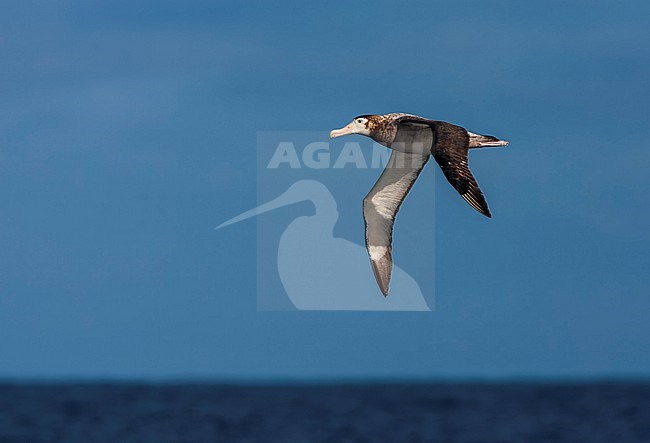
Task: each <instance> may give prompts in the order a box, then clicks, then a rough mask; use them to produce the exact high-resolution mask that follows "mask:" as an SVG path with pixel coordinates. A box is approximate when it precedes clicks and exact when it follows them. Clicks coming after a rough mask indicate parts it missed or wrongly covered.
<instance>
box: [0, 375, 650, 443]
mask: <svg viewBox="0 0 650 443" xmlns="http://www.w3.org/2000/svg"><path fill="white" fill-rule="evenodd" d="M276 441H277V442H608V443H609V442H650V383H648V382H599V383H569V382H566V383H548V382H544V383H528V382H526V383H524V382H516V383H502V382H499V383H389V384H382V383H373V384H352V383H346V384H300V385H281V384H272V385H263V384H259V385H255V384H249V385H244V384H238V385H226V384H210V383H187V384H169V383H160V384H147V383H59V384H47V383H8V382H5V383H1V384H0V442H1V443H14V442H15V443H18V442H21V443H22V442H25V443H41V442H43V443H44V442H70V443H76V442H79V443H90V442H111V443H115V442H155V443H163V442H175V443H179V442H276Z"/></svg>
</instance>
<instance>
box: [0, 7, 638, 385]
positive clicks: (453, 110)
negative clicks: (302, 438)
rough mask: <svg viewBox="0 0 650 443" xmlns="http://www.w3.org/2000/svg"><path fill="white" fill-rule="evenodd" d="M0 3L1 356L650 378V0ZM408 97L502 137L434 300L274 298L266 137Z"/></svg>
mask: <svg viewBox="0 0 650 443" xmlns="http://www.w3.org/2000/svg"><path fill="white" fill-rule="evenodd" d="M2 9H3V14H2V15H1V16H0V56H1V57H2V60H3V69H2V70H0V92H1V96H2V97H3V100H2V102H3V105H2V107H0V207H1V208H2V216H1V217H0V356H1V358H0V377H76V376H81V377H90V378H92V377H216V378H234V377H246V378H258V377H262V378H275V377H288V378H295V377H300V378H310V377H333V378H336V377H397V378H405V377H454V376H460V377H466V376H478V377H508V376H520V377H528V376H545V377H555V376H588V377H598V376H608V375H621V376H625V375H641V376H647V375H650V353H648V352H647V350H648V348H649V347H650V322H648V318H649V317H650V296H649V293H650V291H649V290H648V289H649V284H650V276H649V274H648V268H649V266H648V265H649V259H648V251H649V250H650V234H649V233H648V229H647V227H648V221H647V220H648V217H649V216H650V209H648V204H647V202H648V197H647V191H648V188H649V185H650V179H649V178H648V174H647V167H648V164H650V154H649V151H648V140H650V127H649V126H648V115H650V112H649V111H650V82H649V79H650V44H649V43H648V42H650V28H648V26H647V19H646V18H647V17H648V14H649V13H650V6H648V5H647V2H641V1H629V2H625V3H623V4H621V3H615V2H580V1H576V2H570V3H568V2H553V1H551V2H548V1H545V2H515V1H485V2H483V1H482V2H478V1H476V2H409V3H408V6H403V5H401V4H400V3H399V2H385V3H382V2H367V3H365V2H340V3H337V2H327V3H326V4H325V3H324V4H320V5H310V6H308V5H306V4H305V3H293V4H292V3H275V2H273V3H272V2H269V3H246V4H234V3H232V4H231V3H227V2H201V1H198V2H170V1H155V2H154V1H144V2H135V4H134V3H133V2H126V1H116V2H110V4H109V3H108V2H74V1H68V2H57V3H56V4H54V3H42V2H38V3H36V2H21V3H19V4H16V3H14V2H3V5H2ZM395 111H403V112H411V113H415V114H420V115H424V116H427V117H431V118H435V119H440V120H447V121H451V122H454V123H457V124H460V125H462V126H465V127H467V128H469V129H470V130H472V131H475V132H483V133H488V134H492V133H493V134H496V135H499V136H501V137H504V138H506V139H508V140H509V141H510V146H509V147H507V148H506V149H500V150H497V149H493V150H489V151H484V152H473V153H472V156H471V166H472V169H473V171H474V172H475V174H476V175H477V176H478V177H479V182H480V184H481V186H482V188H483V191H484V192H485V193H486V195H487V198H488V202H489V203H490V208H491V210H492V212H493V214H494V218H493V219H492V220H490V221H486V220H484V219H482V218H480V217H478V216H476V215H475V214H474V213H472V212H471V211H470V210H468V208H467V207H466V205H465V204H464V203H463V202H462V201H461V200H460V199H459V198H458V196H457V195H455V194H454V193H453V192H452V190H451V189H450V188H449V186H448V185H447V184H446V182H445V181H444V178H442V177H441V174H439V173H438V171H436V172H435V175H434V173H433V171H434V170H435V165H433V164H429V165H428V168H427V171H425V172H428V174H429V175H428V177H429V178H428V179H426V180H429V182H425V183H428V184H432V183H435V186H421V185H423V183H420V182H418V183H417V184H416V186H415V187H414V188H413V191H412V193H411V195H409V198H408V200H407V202H406V203H405V207H404V209H403V212H400V217H404V218H405V221H404V222H402V223H403V224H405V225H407V224H408V221H407V220H406V219H407V218H408V217H417V208H418V202H424V201H425V200H426V199H429V198H431V194H432V192H435V201H436V215H435V263H436V272H435V276H436V282H435V301H436V303H435V306H436V308H435V311H434V312H433V313H411V314H407V313H363V312H361V313H318V312H312V313H305V312H257V311H256V288H255V279H254V278H251V276H252V275H254V273H255V262H256V258H255V257H256V256H255V254H256V242H255V222H254V221H250V222H249V223H247V224H246V223H242V224H239V225H237V226H233V227H232V229H231V230H230V231H229V232H228V235H221V233H219V232H218V231H214V230H213V227H214V226H215V225H217V224H219V223H220V222H222V221H224V220H226V219H228V218H230V217H232V216H234V215H236V214H238V213H240V212H242V211H244V210H247V209H249V208H251V207H254V206H255V204H256V184H255V177H256V170H255V163H256V133H257V132H258V131H280V130H285V131H328V130H330V129H332V128H334V127H340V126H341V125H342V124H344V123H346V122H347V121H348V120H349V119H350V118H351V117H352V116H354V115H357V114H363V113H385V112H395ZM432 166H433V167H432ZM432 187H433V188H434V189H435V191H432V189H431V188H432ZM366 192H367V189H365V188H363V189H361V188H360V189H354V190H351V192H350V195H349V198H350V199H351V200H350V201H351V202H352V201H353V200H354V201H359V202H360V199H361V198H362V197H363V195H365V193H366ZM407 205H408V206H407ZM351 220H352V219H351ZM399 223H400V221H399V220H398V224H397V225H396V230H397V229H399ZM350 226H352V225H350ZM358 229H359V231H358V232H356V231H354V230H353V229H352V228H351V229H350V230H349V231H346V232H349V235H350V236H355V235H356V236H359V237H358V238H357V239H356V241H357V242H362V241H363V240H362V238H363V237H361V236H362V229H363V225H362V222H361V220H359V226H358ZM404 235H406V234H404ZM430 252H431V251H429V250H428V249H426V248H425V247H423V248H422V250H419V251H416V252H415V253H414V254H413V258H412V264H411V266H415V263H416V261H417V258H418V254H428V253H430ZM404 265H405V266H409V259H405V262H404Z"/></svg>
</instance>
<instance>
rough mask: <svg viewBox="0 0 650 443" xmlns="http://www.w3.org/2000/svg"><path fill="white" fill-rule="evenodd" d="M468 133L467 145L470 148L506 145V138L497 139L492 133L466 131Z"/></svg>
mask: <svg viewBox="0 0 650 443" xmlns="http://www.w3.org/2000/svg"><path fill="white" fill-rule="evenodd" d="M467 133H468V134H469V147H470V148H488V147H491V146H508V142H507V141H506V140H499V139H498V138H496V137H494V136H492V135H481V134H474V133H473V132H469V131H467Z"/></svg>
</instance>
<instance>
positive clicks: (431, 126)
mask: <svg viewBox="0 0 650 443" xmlns="http://www.w3.org/2000/svg"><path fill="white" fill-rule="evenodd" d="M348 134H360V135H365V136H367V137H370V138H372V139H373V140H374V141H376V142H377V143H379V144H382V145H384V146H386V147H387V148H390V149H391V150H392V152H391V154H390V158H389V160H388V164H387V165H386V168H385V169H384V171H383V172H382V173H381V176H380V177H379V179H378V180H377V182H376V183H375V185H374V186H373V187H372V189H371V190H370V192H369V193H368V195H366V197H365V198H364V199H363V219H364V222H365V225H366V248H367V249H368V255H369V256H370V263H371V264H372V270H373V273H374V274H375V279H376V280H377V284H378V285H379V289H380V290H381V292H382V293H383V294H384V296H388V285H389V283H390V275H391V272H392V269H393V259H392V256H391V243H392V238H393V222H394V220H395V215H396V214H397V211H399V207H400V205H401V204H402V202H403V201H404V198H405V197H406V194H408V192H409V190H410V189H411V186H413V183H414V182H415V180H416V179H417V178H418V175H419V174H420V171H422V168H423V167H424V165H425V164H426V162H427V161H428V160H429V155H433V158H434V159H435V160H436V162H437V163H438V166H440V169H442V172H443V174H445V177H446V178H447V180H448V181H449V183H450V184H451V185H452V186H453V187H454V189H456V191H458V193H459V194H460V196H461V197H463V198H464V199H465V201H466V202H467V203H469V205H470V206H471V207H472V208H474V209H476V210H477V211H478V212H480V213H481V214H483V215H485V216H486V217H492V215H491V214H490V210H489V209H488V205H487V202H486V201H485V198H484V197H483V193H482V192H481V190H480V189H479V187H478V184H477V183H476V180H475V179H474V177H473V176H472V173H471V172H470V171H469V168H468V167H467V151H468V150H469V149H471V148H483V147H488V146H506V145H507V144H508V142H507V141H505V140H499V139H498V138H496V137H493V136H491V135H480V134H474V133H472V132H469V131H467V130H466V129H465V128H462V127H460V126H456V125H453V124H451V123H446V122H442V121H435V120H429V119H426V118H423V117H418V116H417V115H411V114H402V113H395V114H385V115H360V116H358V117H355V118H354V119H353V120H352V121H351V122H350V123H349V124H348V125H347V126H345V127H343V128H341V129H335V130H333V131H332V132H330V137H331V138H335V137H340V136H342V135H348Z"/></svg>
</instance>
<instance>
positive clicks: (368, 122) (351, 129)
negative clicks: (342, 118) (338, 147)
mask: <svg viewBox="0 0 650 443" xmlns="http://www.w3.org/2000/svg"><path fill="white" fill-rule="evenodd" d="M376 117H377V116H376V115H359V116H357V117H354V118H353V119H352V121H351V122H350V123H348V124H347V125H346V126H344V127H343V128H341V129H334V130H333V131H331V132H330V138H336V137H341V136H343V135H349V134H360V135H365V136H367V137H370V136H371V135H372V132H373V131H374V129H375V126H376Z"/></svg>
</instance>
